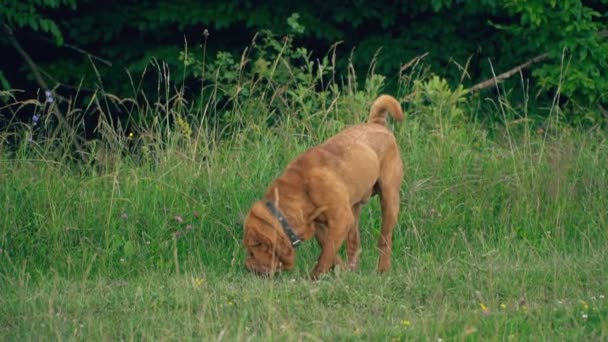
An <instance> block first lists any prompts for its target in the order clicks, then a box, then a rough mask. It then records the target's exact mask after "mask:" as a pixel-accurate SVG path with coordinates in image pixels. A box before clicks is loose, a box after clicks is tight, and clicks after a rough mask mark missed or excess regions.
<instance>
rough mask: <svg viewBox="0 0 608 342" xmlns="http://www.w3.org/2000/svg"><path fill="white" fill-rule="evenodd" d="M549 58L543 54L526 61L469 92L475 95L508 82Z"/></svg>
mask: <svg viewBox="0 0 608 342" xmlns="http://www.w3.org/2000/svg"><path fill="white" fill-rule="evenodd" d="M547 58H549V54H548V53H543V54H542V55H538V56H536V57H534V58H532V59H530V60H528V61H526V62H525V63H523V64H520V65H518V66H516V67H515V68H513V69H511V70H508V71H506V72H503V73H502V74H500V75H498V76H495V77H492V78H491V79H489V80H486V81H483V82H481V83H477V84H476V85H474V86H473V87H471V88H470V89H469V92H470V93H474V92H477V91H480V90H482V89H486V88H490V87H494V86H495V85H497V84H498V83H500V82H502V81H504V80H506V79H507V78H509V77H511V76H513V75H514V74H516V73H518V72H520V71H521V70H523V69H526V68H528V67H530V66H531V65H532V64H535V63H539V62H542V61H544V60H546V59H547Z"/></svg>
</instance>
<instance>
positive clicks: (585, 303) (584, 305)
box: [580, 300, 589, 311]
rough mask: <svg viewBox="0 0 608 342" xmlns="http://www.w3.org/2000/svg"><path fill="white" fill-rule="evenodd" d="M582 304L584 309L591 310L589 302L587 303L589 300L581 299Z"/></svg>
mask: <svg viewBox="0 0 608 342" xmlns="http://www.w3.org/2000/svg"><path fill="white" fill-rule="evenodd" d="M580 303H581V306H582V307H583V310H585V311H587V310H589V304H587V302H585V301H584V300H581V301H580Z"/></svg>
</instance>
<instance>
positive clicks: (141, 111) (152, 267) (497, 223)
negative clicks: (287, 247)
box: [0, 46, 608, 340]
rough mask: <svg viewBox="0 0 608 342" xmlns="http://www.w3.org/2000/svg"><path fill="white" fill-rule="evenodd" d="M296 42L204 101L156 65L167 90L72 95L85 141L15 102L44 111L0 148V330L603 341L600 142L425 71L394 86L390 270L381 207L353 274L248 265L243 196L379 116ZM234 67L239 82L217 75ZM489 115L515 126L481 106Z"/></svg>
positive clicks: (95, 335)
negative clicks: (381, 238)
mask: <svg viewBox="0 0 608 342" xmlns="http://www.w3.org/2000/svg"><path fill="white" fill-rule="evenodd" d="M283 47H284V49H285V50H284V51H282V50H280V49H279V51H278V53H277V55H276V59H274V60H272V61H271V62H272V63H270V64H269V65H270V68H269V70H267V74H260V73H255V72H251V71H250V70H249V69H247V68H248V65H247V64H246V63H242V62H239V63H235V64H238V65H232V66H230V65H228V66H227V67H226V69H222V68H220V67H218V68H217V70H215V72H216V74H215V79H216V81H215V82H212V81H209V83H208V84H207V85H206V86H205V88H204V92H203V93H204V95H205V98H206V99H207V102H206V103H188V102H187V101H186V100H185V96H184V93H185V90H184V89H185V87H182V88H178V89H176V90H171V88H170V87H169V86H168V84H169V78H170V77H169V76H168V72H167V71H166V70H164V69H163V68H162V67H161V66H158V70H159V72H158V73H159V75H160V78H159V79H160V81H159V86H158V89H159V94H160V95H161V96H158V97H157V100H155V102H151V101H152V100H150V98H148V97H146V96H145V94H143V93H138V90H137V89H138V87H136V86H134V87H133V89H135V90H134V96H133V98H130V99H118V98H112V97H111V96H103V95H104V94H102V93H99V94H94V96H92V97H91V99H90V101H89V103H88V105H87V106H85V108H82V109H77V108H75V107H74V106H72V105H70V106H68V109H69V110H68V113H67V114H66V117H67V118H68V119H69V120H71V121H70V124H71V125H72V129H71V131H70V132H76V133H77V132H80V131H83V130H84V128H83V126H82V122H80V121H78V119H77V118H78V113H79V112H80V111H82V112H84V113H88V112H95V113H97V114H98V115H99V117H100V123H99V126H98V127H97V132H98V137H97V139H95V140H93V141H89V142H82V143H77V142H76V135H75V134H72V133H69V134H68V133H66V132H64V131H63V130H61V129H60V130H55V129H50V127H54V124H57V123H58V121H57V119H56V115H57V111H58V110H59V109H58V108H57V107H56V106H52V105H49V104H48V103H44V102H42V101H41V102H38V101H37V100H32V101H31V104H33V107H27V106H26V105H25V104H24V103H13V104H10V105H9V106H7V107H5V108H4V110H10V111H13V112H18V111H19V110H22V109H20V108H35V110H36V113H39V114H40V116H41V117H42V121H41V123H40V124H39V125H37V126H33V125H31V123H28V124H25V125H17V124H13V125H11V127H10V129H8V130H7V131H6V133H4V135H3V138H2V139H1V140H0V141H1V142H2V144H1V145H0V151H2V155H1V158H2V159H1V160H0V203H1V207H0V291H1V293H2V295H1V296H0V339H2V340H39V339H47V338H53V339H59V340H62V339H76V340H100V339H125V340H126V339H128V340H134V339H137V340H140V339H146V340H183V339H200V338H204V339H212V338H213V339H218V340H221V339H224V340H235V339H237V340H249V339H254V340H258V339H261V340H271V339H277V340H319V339H320V340H333V339H336V338H343V339H354V340H358V339H364V340H391V339H397V340H402V339H423V340H431V339H434V340H437V339H442V340H464V339H473V340H488V339H490V340H507V339H516V340H520V339H532V340H564V339H569V340H578V339H591V340H602V339H606V338H608V322H607V313H608V302H607V300H606V299H605V297H604V296H605V295H608V293H606V292H608V291H606V289H608V284H607V282H606V276H605V275H606V274H608V266H607V265H608V255H607V252H606V251H607V250H608V243H607V242H606V241H608V239H607V238H608V236H607V235H608V233H607V230H606V226H607V220H608V214H607V213H608V211H607V210H606V208H607V207H608V195H607V194H606V189H608V174H607V173H608V143H607V141H606V135H605V133H604V132H601V131H593V130H585V131H583V130H577V129H572V128H568V127H559V126H558V125H547V126H542V127H541V128H542V129H539V130H537V129H535V127H532V126H531V125H530V124H529V120H528V119H527V117H526V115H525V114H526V113H527V112H529V111H531V110H539V109H536V108H527V107H525V104H524V106H523V107H521V106H519V107H518V106H516V105H515V104H510V103H506V102H504V98H497V99H484V101H485V102H490V103H494V102H493V101H496V102H495V103H496V104H497V105H496V106H492V105H489V106H488V105H478V104H479V103H480V102H478V101H479V100H478V99H475V98H465V97H464V96H465V95H458V94H456V96H455V97H451V95H454V94H455V93H454V91H452V90H451V89H449V88H445V87H444V86H443V85H441V84H440V83H433V82H432V81H431V80H432V78H431V77H428V78H427V77H426V75H425V73H424V71H423V68H422V67H420V66H416V67H415V68H414V69H413V70H412V71H411V72H410V74H408V75H402V76H400V77H401V79H400V84H401V90H400V91H401V92H402V94H396V95H401V96H402V97H403V98H406V99H408V102H407V103H406V111H407V113H408V114H409V115H408V118H407V119H406V121H405V122H403V123H401V124H397V125H394V127H393V129H394V131H395V135H396V136H397V139H398V141H399V143H400V146H401V152H402V157H403V160H404V165H405V168H406V174H405V179H404V184H403V188H402V191H401V194H402V205H401V212H400V216H399V223H398V227H397V229H396V231H395V236H394V240H395V241H394V255H393V258H394V262H393V264H394V267H393V270H392V271H391V272H390V273H389V274H387V275H383V276H378V275H377V274H375V263H376V260H377V250H376V247H375V241H377V237H378V235H379V226H380V221H379V216H380V215H379V206H378V203H376V201H371V202H370V204H369V205H368V206H366V207H365V209H364V210H363V214H362V219H361V223H360V229H361V234H362V243H363V254H362V262H361V269H360V270H359V271H357V272H353V273H341V272H337V273H336V274H331V275H328V276H326V277H325V278H323V279H322V280H321V281H319V282H314V283H313V282H309V281H308V280H306V274H307V272H308V271H310V269H311V268H312V266H313V265H314V263H315V261H316V257H317V255H318V251H319V250H318V247H317V246H316V245H315V243H313V242H308V243H305V244H304V245H303V246H302V247H300V248H299V250H298V257H297V267H296V269H295V270H294V271H293V272H291V273H287V274H283V275H280V276H278V277H276V278H274V279H258V278H256V277H254V276H252V275H250V274H247V273H246V271H245V270H244V267H243V260H244V259H243V258H244V253H243V248H242V244H241V236H242V222H241V221H242V217H243V216H244V215H245V214H246V212H247V211H248V209H249V206H250V204H251V203H252V202H253V201H254V200H255V199H257V198H259V197H260V196H261V195H262V193H263V192H264V190H265V188H266V186H267V184H269V183H270V181H271V180H272V179H274V178H275V177H276V176H278V175H279V174H280V173H281V171H282V169H283V168H284V166H285V165H286V164H287V163H288V162H289V160H291V159H292V158H293V157H295V156H296V155H297V154H299V153H300V152H302V151H304V150H305V149H306V148H308V147H310V146H312V145H314V144H317V143H320V142H321V141H323V140H324V139H325V138H327V137H329V136H331V135H332V134H334V133H335V132H338V131H339V130H340V129H342V128H343V127H345V126H348V125H351V124H355V123H359V122H362V121H364V120H365V119H366V116H367V113H368V110H369V104H370V103H371V101H372V100H373V99H374V97H375V96H376V95H377V94H378V93H379V92H380V91H381V89H382V83H383V78H382V77H380V76H378V75H373V73H372V75H371V76H370V77H369V78H368V80H367V81H366V82H365V86H364V87H363V88H359V87H357V86H356V83H357V82H355V81H354V80H353V77H354V76H353V75H352V74H348V75H345V77H344V81H343V82H342V81H339V79H340V77H339V75H337V74H336V73H335V66H332V65H331V63H330V62H322V63H329V64H319V65H316V66H314V65H309V66H308V69H307V67H306V65H308V64H306V63H304V66H302V67H294V66H293V62H294V60H293V59H294V58H295V57H293V54H292V55H290V54H289V53H288V52H289V51H288V49H289V46H283ZM286 56H287V57H289V56H291V57H289V58H287V57H286ZM244 58H245V57H244ZM290 58H291V59H290ZM320 66H321V67H320ZM323 66H324V67H325V69H324V70H326V71H323ZM231 67H234V68H236V70H237V71H238V72H237V73H236V74H237V75H239V76H238V77H235V78H234V79H230V80H225V79H221V77H220V76H221V75H222V72H224V71H226V70H231V69H230V68H231ZM332 68H334V69H332ZM421 70H422V71H421ZM209 72H210V73H211V71H209ZM332 79H333V80H334V81H331V80H332ZM328 80H329V81H328ZM416 81H419V82H416ZM244 89H247V91H246V92H245V91H243V90H244ZM406 94H407V96H406ZM437 94H439V95H437ZM431 95H432V96H431ZM412 98H413V100H412ZM106 101H107V103H106ZM112 101H113V102H112ZM500 101H503V102H502V103H501V102H500ZM110 102H112V103H114V104H116V105H119V106H121V107H122V108H123V109H125V110H126V111H128V112H130V114H131V115H132V118H131V121H130V124H129V125H127V126H125V125H122V126H121V125H119V124H118V123H117V122H115V121H114V120H113V119H111V116H109V115H108V109H109V108H110V107H111V106H113V105H114V104H112V105H111V104H108V103H110ZM498 104H500V105H498ZM501 106H502V108H503V109H502V111H501V110H500V108H501ZM28 110H29V109H28ZM484 111H488V112H489V111H498V112H492V113H488V114H487V115H486V116H494V117H496V116H499V117H502V118H503V120H502V121H501V122H499V123H495V122H494V123H488V122H481V121H474V120H471V119H470V118H471V117H475V116H477V117H480V116H484ZM480 112H481V113H480ZM29 138H31V139H29Z"/></svg>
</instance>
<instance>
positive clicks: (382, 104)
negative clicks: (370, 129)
mask: <svg viewBox="0 0 608 342" xmlns="http://www.w3.org/2000/svg"><path fill="white" fill-rule="evenodd" d="M387 112H389V113H390V114H391V115H392V117H393V118H394V119H395V120H397V121H402V120H403V111H402V110H401V105H400V104H399V101H397V100H396V99H395V98H394V97H392V96H390V95H380V96H379V97H378V98H377V99H376V101H374V104H372V108H371V110H370V111H369V120H367V122H369V123H377V124H380V125H383V126H386V113H387Z"/></svg>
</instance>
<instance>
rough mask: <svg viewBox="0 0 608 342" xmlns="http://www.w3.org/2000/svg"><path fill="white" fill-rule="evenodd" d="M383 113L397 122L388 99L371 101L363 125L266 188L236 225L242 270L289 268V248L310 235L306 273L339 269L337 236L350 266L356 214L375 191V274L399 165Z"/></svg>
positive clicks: (387, 234)
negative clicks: (310, 262) (314, 250)
mask: <svg viewBox="0 0 608 342" xmlns="http://www.w3.org/2000/svg"><path fill="white" fill-rule="evenodd" d="M387 112H389V113H390V114H392V116H393V118H395V119H396V120H398V121H401V120H403V112H402V111H401V106H400V105H399V102H397V100H395V98H393V97H392V96H389V95H382V96H380V97H378V99H376V101H374V103H373V105H372V107H371V110H370V115H369V120H368V123H365V124H360V125H356V126H353V127H350V128H347V129H345V130H343V131H342V132H340V133H339V134H337V135H335V136H334V137H332V138H330V139H329V140H327V141H325V142H324V143H323V144H321V145H319V146H316V147H313V148H311V149H309V150H307V151H306V152H304V153H302V154H301V155H300V156H298V157H297V158H296V159H295V160H293V161H292V162H291V163H290V164H289V165H288V166H287V169H286V170H285V172H283V174H282V175H281V176H280V177H279V178H277V179H276V180H275V181H274V182H273V183H272V184H271V185H270V187H269V188H268V191H267V192H266V195H265V196H264V198H265V200H263V201H256V202H255V203H254V204H253V206H252V208H251V210H250V211H249V214H248V215H247V217H246V219H245V224H244V226H245V236H244V243H245V248H246V249H247V259H246V261H245V266H246V267H247V269H248V270H249V271H252V272H256V273H260V274H272V273H274V272H275V271H280V270H290V269H291V268H293V266H294V262H295V253H294V247H296V246H297V245H298V244H299V243H300V240H308V239H310V238H312V237H313V235H314V236H315V237H316V239H317V241H318V242H319V244H320V245H321V249H322V251H321V255H320V256H319V260H318V262H317V265H316V266H315V268H314V270H313V271H312V273H311V277H312V278H313V279H317V278H318V277H319V276H320V275H321V274H322V273H325V272H327V271H329V270H330V269H331V268H332V267H333V266H334V265H342V261H341V259H340V257H339V255H338V251H339V249H340V247H341V246H342V243H343V242H344V240H345V239H346V241H347V243H346V254H347V258H348V259H347V261H348V266H349V267H350V268H351V269H355V268H356V267H357V265H358V257H359V249H360V240H359V228H358V221H359V213H360V211H361V206H362V205H363V204H364V203H365V202H366V201H367V200H368V199H369V198H370V197H371V196H372V195H375V194H378V195H380V204H381V206H382V231H381V235H380V239H379V241H378V247H379V248H380V260H379V262H378V271H380V272H384V271H387V270H388V269H389V268H390V265H391V253H392V237H393V228H394V227H395V224H396V222H397V214H398V212H399V189H400V187H401V180H402V178H403V165H402V162H401V157H400V155H399V148H398V146H397V142H396V140H395V137H394V135H393V133H392V132H391V130H390V129H389V128H388V127H387V126H386V114H387Z"/></svg>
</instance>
